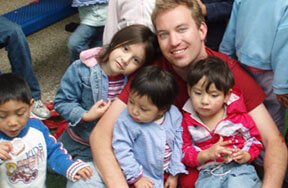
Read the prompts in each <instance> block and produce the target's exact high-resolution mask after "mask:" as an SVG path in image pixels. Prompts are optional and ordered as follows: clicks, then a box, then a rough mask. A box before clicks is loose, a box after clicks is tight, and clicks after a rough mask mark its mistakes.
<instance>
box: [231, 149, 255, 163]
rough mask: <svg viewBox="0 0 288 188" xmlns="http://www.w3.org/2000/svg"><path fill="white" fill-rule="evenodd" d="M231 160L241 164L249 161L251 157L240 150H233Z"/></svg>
mask: <svg viewBox="0 0 288 188" xmlns="http://www.w3.org/2000/svg"><path fill="white" fill-rule="evenodd" d="M232 158H233V160H234V161H235V162H236V163H239V164H243V163H247V162H248V161H250V159H251V155H250V154H249V153H248V152H247V151H244V150H241V149H234V150H233V154H232Z"/></svg>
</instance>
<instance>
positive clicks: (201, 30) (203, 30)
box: [199, 22, 208, 41]
mask: <svg viewBox="0 0 288 188" xmlns="http://www.w3.org/2000/svg"><path fill="white" fill-rule="evenodd" d="M207 31H208V28H207V25H206V23H205V22H202V23H201V25H200V27H199V34H200V37H201V40H202V41H205V39H206V35H207Z"/></svg>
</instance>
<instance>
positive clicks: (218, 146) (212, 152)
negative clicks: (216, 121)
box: [207, 137, 232, 160]
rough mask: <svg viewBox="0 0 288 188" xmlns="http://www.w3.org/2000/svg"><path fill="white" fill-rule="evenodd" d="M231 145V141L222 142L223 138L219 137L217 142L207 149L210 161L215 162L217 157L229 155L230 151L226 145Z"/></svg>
mask: <svg viewBox="0 0 288 188" xmlns="http://www.w3.org/2000/svg"><path fill="white" fill-rule="evenodd" d="M229 144H231V141H230V140H228V141H223V137H220V139H219V141H218V142H217V143H215V144H214V145H213V146H211V147H210V148H209V149H207V152H208V154H209V159H210V160H216V159H217V158H219V157H222V156H227V155H231V154H232V151H231V149H230V148H227V147H226V145H229Z"/></svg>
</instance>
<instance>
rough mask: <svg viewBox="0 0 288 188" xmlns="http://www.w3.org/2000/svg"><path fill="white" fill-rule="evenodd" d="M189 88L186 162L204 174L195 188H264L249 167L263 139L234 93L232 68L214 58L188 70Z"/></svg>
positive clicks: (254, 171) (184, 124) (185, 114)
mask: <svg viewBox="0 0 288 188" xmlns="http://www.w3.org/2000/svg"><path fill="white" fill-rule="evenodd" d="M187 84H188V94H189V96H190V99H188V100H187V102H186V103H185V105H184V107H183V110H184V115H183V142H184V143H183V154H184V157H183V159H182V161H183V163H184V164H185V165H186V166H188V167H190V168H191V167H197V168H198V170H200V174H199V177H198V180H197V182H196V188H197V187H199V188H206V187H207V188H208V187H211V185H213V186H212V187H218V188H225V187H251V188H252V187H253V188H256V187H261V182H260V180H259V178H258V176H257V173H256V170H255V169H254V167H253V166H252V165H251V164H250V163H251V162H252V161H253V160H255V159H256V158H257V157H258V156H259V155H260V153H261V150H262V149H263V146H262V143H261V142H260V140H261V137H260V134H259V131H258V129H257V127H256V124H255V123H254V121H253V119H252V118H251V117H250V116H249V115H248V114H247V111H246V108H245V106H244V102H243V97H242V95H241V92H240V90H237V89H235V88H234V89H233V90H232V87H233V86H234V78H233V74H232V72H231V70H230V68H229V66H228V64H227V63H226V62H224V61H223V60H221V59H219V58H216V57H208V58H207V59H203V60H200V61H198V62H196V63H194V64H193V65H192V67H191V68H190V69H189V71H188V76H187ZM188 177H189V176H188ZM180 183H181V187H193V186H194V185H185V184H183V183H182V182H180Z"/></svg>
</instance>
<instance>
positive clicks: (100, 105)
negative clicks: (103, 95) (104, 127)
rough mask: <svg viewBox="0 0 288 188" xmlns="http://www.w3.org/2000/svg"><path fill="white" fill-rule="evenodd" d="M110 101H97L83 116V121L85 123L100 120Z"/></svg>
mask: <svg viewBox="0 0 288 188" xmlns="http://www.w3.org/2000/svg"><path fill="white" fill-rule="evenodd" d="M110 104H111V101H110V100H109V101H108V102H104V101H103V100H99V101H97V102H96V103H95V104H94V105H93V106H92V107H91V108H90V110H89V111H88V112H86V113H85V114H84V115H83V118H82V119H83V120H84V121H86V122H91V121H95V120H96V119H98V118H100V117H101V116H102V115H103V114H104V113H105V112H106V110H107V109H108V108H109V106H110Z"/></svg>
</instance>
